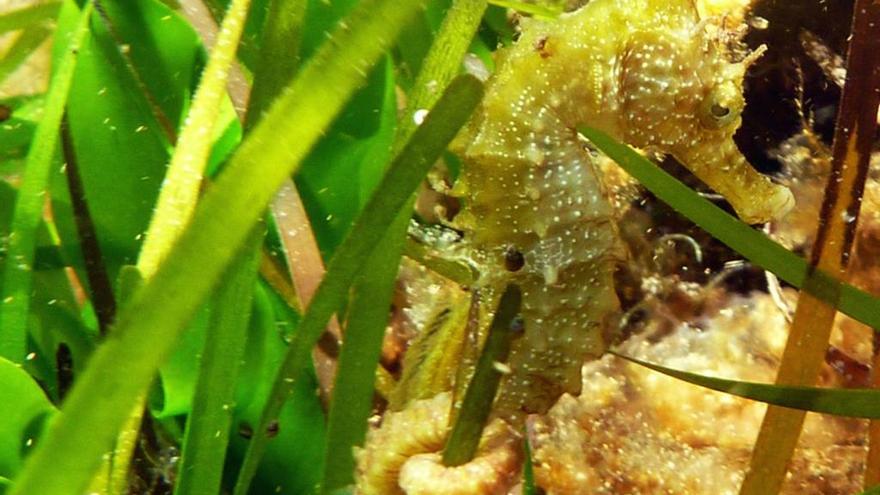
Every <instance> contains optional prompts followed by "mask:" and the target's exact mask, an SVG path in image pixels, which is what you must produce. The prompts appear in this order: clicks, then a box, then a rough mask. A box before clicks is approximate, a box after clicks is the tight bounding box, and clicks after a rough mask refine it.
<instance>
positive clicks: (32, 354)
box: [24, 352, 37, 361]
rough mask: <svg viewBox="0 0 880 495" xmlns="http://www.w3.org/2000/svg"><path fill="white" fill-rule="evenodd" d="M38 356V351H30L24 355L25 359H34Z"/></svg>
mask: <svg viewBox="0 0 880 495" xmlns="http://www.w3.org/2000/svg"><path fill="white" fill-rule="evenodd" d="M36 358H37V353H36V352H29V353H28V355H27V356H25V357H24V359H25V361H33V360H34V359H36Z"/></svg>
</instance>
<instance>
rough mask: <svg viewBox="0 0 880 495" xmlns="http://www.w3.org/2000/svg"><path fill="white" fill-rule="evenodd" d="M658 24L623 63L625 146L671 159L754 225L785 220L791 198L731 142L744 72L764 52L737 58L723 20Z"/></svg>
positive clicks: (634, 43)
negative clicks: (754, 166)
mask: <svg viewBox="0 0 880 495" xmlns="http://www.w3.org/2000/svg"><path fill="white" fill-rule="evenodd" d="M695 15H696V14H695ZM655 19H657V20H659V21H660V22H655V23H653V24H652V25H644V26H643V27H642V28H641V29H637V30H634V31H633V32H632V33H631V35H630V36H629V37H628V39H627V41H626V48H625V50H624V51H623V53H622V55H621V56H620V58H619V64H620V88H619V89H620V93H619V94H620V100H621V109H622V111H621V112H620V118H621V122H619V128H620V129H621V130H622V133H623V136H622V137H623V139H624V140H625V141H626V142H628V143H629V144H631V145H633V146H637V147H641V148H645V149H649V150H654V151H659V152H662V153H668V154H672V155H673V156H674V157H675V158H676V159H678V160H679V161H680V162H681V163H682V164H683V165H684V166H685V167H687V168H688V169H690V170H691V171H692V172H693V173H694V174H695V175H696V176H697V177H699V178H700V179H701V180H703V182H705V183H706V184H707V185H709V186H710V187H712V188H713V189H715V190H716V191H717V192H718V193H720V194H722V195H723V196H724V197H725V198H726V199H727V200H728V201H729V202H730V203H731V205H733V207H734V209H735V210H736V211H737V213H738V214H739V216H740V217H741V218H742V219H743V220H745V221H747V222H749V223H758V222H765V221H767V220H769V219H771V218H774V217H778V216H781V215H782V214H784V213H785V212H787V211H788V210H789V209H790V208H791V207H792V206H793V204H794V200H793V198H792V195H791V193H790V192H789V191H788V189H786V188H785V187H783V186H780V185H777V184H774V183H772V182H770V180H769V179H767V178H766V177H765V176H763V175H761V174H759V173H758V172H756V171H755V170H754V169H753V168H752V167H751V166H750V165H749V163H748V162H747V161H746V159H745V157H744V156H743V155H742V153H740V151H739V150H738V148H737V146H736V144H735V143H734V140H733V135H734V133H735V132H736V130H737V129H738V128H739V126H740V124H741V122H742V118H741V114H742V111H743V108H744V107H745V100H744V98H743V79H744V77H745V73H746V69H747V68H748V66H749V64H751V63H752V62H753V61H754V60H755V59H756V58H757V57H759V56H760V53H761V51H762V49H761V50H758V51H755V52H752V53H751V54H748V55H745V56H743V55H737V51H738V50H735V49H731V48H730V45H731V44H733V43H734V42H737V39H736V34H735V33H732V32H731V31H729V30H727V29H726V28H725V27H724V25H723V22H722V21H721V20H717V21H716V20H713V19H710V20H703V21H700V20H699V19H697V18H696V17H695V16H694V17H693V18H691V19H687V18H686V17H685V16H680V15H679V16H675V17H670V18H669V19H670V21H669V22H666V23H664V22H662V21H663V20H664V19H667V18H666V17H662V16H660V17H657V18H655ZM737 59H739V60H737Z"/></svg>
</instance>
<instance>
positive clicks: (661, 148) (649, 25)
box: [359, 0, 793, 493]
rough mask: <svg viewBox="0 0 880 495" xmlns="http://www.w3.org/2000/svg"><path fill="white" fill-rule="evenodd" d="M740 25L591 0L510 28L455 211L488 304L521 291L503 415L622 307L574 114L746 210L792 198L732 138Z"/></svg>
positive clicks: (604, 210)
mask: <svg viewBox="0 0 880 495" xmlns="http://www.w3.org/2000/svg"><path fill="white" fill-rule="evenodd" d="M736 41H738V40H737V39H736V36H735V35H734V34H732V33H731V32H730V31H729V30H728V29H726V27H725V26H724V24H723V22H721V21H720V20H718V19H702V20H701V19H700V18H699V15H698V13H697V9H696V7H695V5H694V3H693V0H593V1H591V2H590V3H588V4H587V5H586V6H584V7H582V8H581V9H579V10H577V11H575V12H572V13H570V14H564V15H562V16H560V17H559V18H558V19H555V20H551V21H542V20H536V19H525V20H523V23H522V33H521V36H520V38H519V40H518V41H517V42H516V44H515V45H514V46H512V47H511V48H509V49H504V50H500V51H499V53H498V60H497V64H496V66H497V70H496V72H495V74H494V75H493V76H492V78H491V79H490V80H489V81H488V83H487V88H486V94H485V97H484V100H483V102H482V104H481V107H480V109H479V110H478V112H477V114H475V116H474V117H473V118H472V120H471V122H470V123H469V124H468V126H467V127H466V128H465V129H464V130H463V131H462V134H461V135H460V136H459V138H458V139H457V142H456V148H457V150H456V151H457V152H458V153H459V154H460V156H461V157H462V159H463V164H462V169H461V175H460V177H459V179H458V181H457V183H456V185H455V187H454V190H453V192H454V194H456V195H458V196H459V197H460V198H461V199H462V204H463V207H462V210H461V212H460V213H459V214H458V215H457V216H456V217H455V218H454V220H453V221H454V224H455V226H456V227H457V228H458V229H460V230H461V231H462V232H463V233H464V236H463V240H462V242H461V243H460V244H459V245H458V246H457V248H456V249H455V250H454V252H453V253H450V256H457V257H459V258H465V259H467V260H468V261H469V262H471V263H473V264H474V265H475V266H476V267H477V268H478V269H479V273H480V278H479V280H478V281H477V282H476V285H477V286H478V288H479V289H480V292H481V294H482V295H483V298H484V301H487V303H484V304H483V305H484V307H491V303H492V299H493V293H494V294H496V296H495V297H497V294H498V293H500V292H501V290H503V288H504V287H505V286H506V285H507V284H509V283H515V284H517V285H519V287H520V288H521V290H522V293H523V306H522V316H523V319H524V321H525V335H523V336H522V337H520V338H519V339H518V340H517V341H516V342H515V343H514V346H513V349H512V352H511V356H510V360H509V363H508V365H509V368H510V370H511V372H510V374H509V375H508V376H507V377H506V378H505V380H504V381H503V383H502V386H501V390H500V391H499V394H498V397H497V399H496V402H495V405H494V406H493V409H494V413H495V415H496V416H498V417H501V418H505V419H507V420H508V421H512V422H513V423H517V422H519V421H520V420H521V419H522V418H523V417H524V415H525V414H526V413H543V412H545V411H546V410H547V409H548V408H549V407H550V406H551V405H553V404H554V403H555V402H556V400H557V399H558V398H559V396H560V395H561V394H562V393H565V392H568V393H572V394H577V393H579V391H580V386H581V374H580V370H581V365H582V364H583V362H584V361H585V359H588V358H590V357H596V356H599V355H601V354H602V353H603V352H604V350H605V347H606V344H605V338H604V337H603V321H604V320H605V319H606V318H607V317H608V316H609V315H611V314H612V313H613V312H614V310H615V309H616V308H617V299H616V296H615V293H614V284H613V279H612V273H613V270H614V266H615V263H616V262H617V260H618V259H619V255H617V253H618V252H619V243H618V235H617V231H616V227H615V225H614V223H613V221H612V211H611V206H610V205H609V203H608V201H607V199H606V197H605V193H604V191H603V187H602V182H601V178H600V175H599V172H598V170H597V167H596V166H595V165H594V163H593V161H592V159H591V155H590V153H589V151H588V150H587V149H586V148H585V146H584V143H583V142H582V140H581V138H580V137H579V135H578V133H577V131H576V128H577V126H579V125H589V126H591V127H594V128H597V129H599V130H602V131H604V132H605V133H607V134H610V135H611V136H613V137H615V138H616V139H618V140H619V141H622V142H625V143H627V144H629V145H632V146H635V147H638V148H641V149H644V150H648V151H653V152H660V153H668V154H671V155H673V156H674V157H675V158H677V159H678V160H679V161H680V162H681V163H682V164H683V165H684V166H685V167H687V168H688V169H689V170H690V171H691V172H693V173H694V174H695V175H696V176H697V177H698V178H700V179H701V180H703V181H704V182H705V183H706V184H707V185H709V186H710V187H712V188H713V189H714V190H715V191H717V192H719V193H720V194H722V195H723V196H724V197H725V198H726V199H727V200H728V201H729V202H730V203H731V205H732V206H733V207H734V209H735V210H736V212H737V213H738V214H739V216H740V217H741V218H743V219H744V220H745V221H747V222H749V223H758V222H764V221H767V220H769V219H771V218H773V217H777V216H780V215H782V214H783V213H785V212H786V211H787V210H788V209H790V208H791V207H792V206H793V199H792V195H791V193H790V192H789V191H788V190H787V189H786V188H785V187H783V186H780V185H777V184H774V183H772V182H771V181H770V180H768V179H767V178H766V177H764V176H763V175H761V174H759V173H757V172H756V171H755V170H753V169H752V168H751V167H750V166H749V164H748V163H747V162H746V160H745V158H744V157H743V156H742V154H741V153H740V152H739V150H738V149H737V147H736V145H735V143H734V141H733V134H734V132H735V131H736V130H737V128H738V127H739V125H740V122H741V118H740V113H741V111H742V109H743V106H744V100H743V96H742V85H743V78H744V75H745V71H746V69H747V66H748V64H749V63H751V61H752V60H754V58H755V57H756V56H757V54H751V55H747V56H742V55H741V54H738V53H737V51H736V50H734V49H731V47H730V46H729V45H731V44H733V43H734V42H736ZM417 344H418V343H415V344H414V346H417ZM404 366H405V367H406V361H405V363H404ZM406 372H407V371H406V370H405V373H406ZM410 372H411V370H410ZM423 372H431V371H430V370H427V371H423ZM436 392H440V391H439V390H438V391H436ZM418 395H419V394H414V396H418ZM421 396H430V395H427V394H421ZM391 414H397V413H391ZM386 433H387V432H386ZM382 436H383V435H377V436H376V437H377V438H381V437H382ZM372 447H376V448H382V447H381V446H371V445H369V444H368V446H367V450H369V449H370V448H372ZM368 457H369V456H364V457H363V458H368ZM361 481H363V480H361ZM368 485H369V483H368V482H367V481H364V484H360V483H359V486H368ZM362 492H363V493H371V492H370V491H369V490H368V489H365V490H362Z"/></svg>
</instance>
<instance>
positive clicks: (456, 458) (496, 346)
mask: <svg viewBox="0 0 880 495" xmlns="http://www.w3.org/2000/svg"><path fill="white" fill-rule="evenodd" d="M521 304H522V293H521V292H520V290H519V287H517V286H516V285H513V284H511V285H508V286H507V288H506V289H505V290H504V294H502V295H501V302H499V303H498V311H497V312H496V313H495V317H494V318H493V319H492V325H491V327H490V328H489V335H488V336H487V337H486V344H485V346H484V347H483V352H482V353H481V354H480V359H479V360H478V361H477V367H476V369H475V370H474V376H473V378H471V381H470V383H468V387H467V390H466V391H465V393H464V399H463V400H462V402H461V410H459V412H458V415H457V416H456V418H455V423H454V424H453V425H452V431H450V432H449V439H448V440H447V441H446V447H445V448H444V449H443V464H445V465H447V466H460V465H462V464H465V463H467V462H470V460H471V459H473V458H474V454H475V453H476V452H477V446H478V445H479V444H480V437H481V436H482V433H483V428H484V427H485V426H486V422H487V421H488V420H489V413H491V412H492V403H493V402H495V395H496V394H497V393H498V385H499V384H500V383H501V377H502V376H503V373H502V371H501V370H500V369H499V366H501V365H503V364H505V363H506V362H507V356H508V354H509V353H510V344H511V342H513V339H514V338H515V337H517V336H518V335H521V334H522V331H523V328H522V321H521V320H517V315H518V314H519V310H520V305H521Z"/></svg>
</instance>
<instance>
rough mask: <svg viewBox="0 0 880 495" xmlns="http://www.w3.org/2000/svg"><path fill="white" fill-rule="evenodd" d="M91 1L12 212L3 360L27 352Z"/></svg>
mask: <svg viewBox="0 0 880 495" xmlns="http://www.w3.org/2000/svg"><path fill="white" fill-rule="evenodd" d="M91 13H92V2H91V1H88V2H86V4H85V6H84V7H83V9H82V12H81V13H80V18H79V20H78V21H77V24H76V28H75V29H74V31H73V33H72V34H71V36H70V39H69V40H62V41H61V42H62V43H63V42H65V41H67V50H66V51H65V54H64V56H63V57H62V58H61V61H60V63H59V65H58V69H57V70H56V72H55V75H54V76H53V77H52V81H51V83H50V85H49V91H48V94H47V96H46V107H45V111H44V114H43V117H42V119H40V121H39V123H38V124H37V128H36V130H35V131H34V138H33V141H32V142H31V147H30V149H29V150H28V155H27V159H26V161H25V171H24V176H23V177H22V181H21V186H20V188H19V191H18V196H17V199H16V202H15V209H14V210H13V213H12V222H11V225H10V234H9V239H8V246H7V252H6V253H7V259H8V260H9V262H8V263H6V269H5V270H4V273H3V285H2V287H3V294H2V300H0V357H5V358H6V359H9V360H10V361H12V362H14V363H22V362H23V361H24V357H25V354H26V339H27V337H26V336H27V318H28V311H29V309H30V301H31V289H32V287H33V264H34V252H35V248H36V241H37V228H38V227H39V225H40V221H41V220H42V214H43V204H44V202H45V198H46V196H45V195H46V192H47V190H48V188H49V173H50V170H51V168H52V161H53V159H54V157H55V151H56V147H57V145H58V136H59V132H58V130H59V128H60V126H61V118H62V116H63V115H64V107H65V105H66V104H67V96H68V94H69V92H70V86H71V84H72V82H73V73H74V69H75V68H76V60H77V52H78V50H79V47H80V46H81V45H82V43H83V41H84V40H85V38H86V36H88V33H89V27H88V22H89V18H90V17H91Z"/></svg>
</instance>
